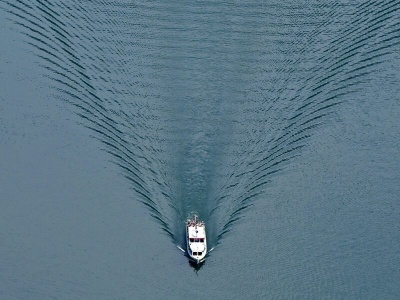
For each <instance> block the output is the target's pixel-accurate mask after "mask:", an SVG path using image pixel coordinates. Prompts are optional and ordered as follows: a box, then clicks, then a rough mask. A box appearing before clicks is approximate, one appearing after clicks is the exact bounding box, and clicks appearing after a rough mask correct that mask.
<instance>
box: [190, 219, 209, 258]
mask: <svg viewBox="0 0 400 300" xmlns="http://www.w3.org/2000/svg"><path fill="white" fill-rule="evenodd" d="M186 250H187V254H188V255H189V257H190V259H191V260H193V261H194V262H196V263H197V264H199V263H201V262H203V261H204V259H205V256H206V254H207V238H206V225H205V224H204V222H199V221H198V217H197V215H194V216H193V220H188V221H187V222H186Z"/></svg>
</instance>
